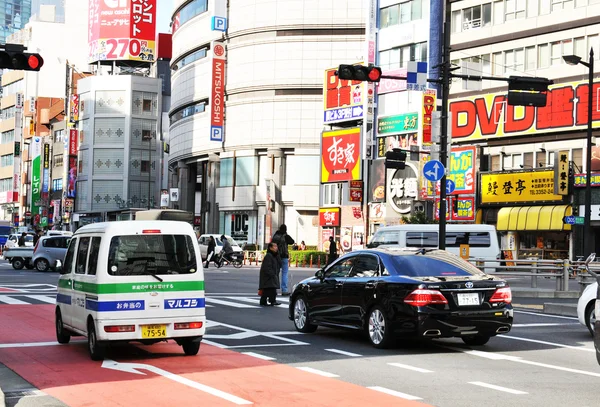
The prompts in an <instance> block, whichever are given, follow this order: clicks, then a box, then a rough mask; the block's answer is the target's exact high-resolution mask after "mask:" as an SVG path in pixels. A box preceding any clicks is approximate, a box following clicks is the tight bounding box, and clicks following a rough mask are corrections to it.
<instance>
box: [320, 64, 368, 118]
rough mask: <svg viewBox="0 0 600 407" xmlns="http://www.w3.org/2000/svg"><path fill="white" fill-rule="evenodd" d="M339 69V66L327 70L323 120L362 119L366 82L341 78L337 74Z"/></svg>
mask: <svg viewBox="0 0 600 407" xmlns="http://www.w3.org/2000/svg"><path fill="white" fill-rule="evenodd" d="M337 70H338V68H331V69H327V70H325V85H324V88H323V102H324V114H323V122H324V123H339V122H345V121H349V120H357V119H362V118H363V115H364V100H363V96H364V95H365V85H364V83H363V82H359V81H349V80H343V79H339V78H338V76H337V75H336V74H335V73H336V71H337Z"/></svg>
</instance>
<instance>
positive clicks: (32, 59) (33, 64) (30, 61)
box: [27, 54, 44, 71]
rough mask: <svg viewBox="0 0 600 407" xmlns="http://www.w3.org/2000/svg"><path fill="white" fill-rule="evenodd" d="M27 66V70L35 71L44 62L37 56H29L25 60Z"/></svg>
mask: <svg viewBox="0 0 600 407" xmlns="http://www.w3.org/2000/svg"><path fill="white" fill-rule="evenodd" d="M27 65H28V66H29V69H31V70H33V71H37V70H39V69H40V68H41V67H42V65H44V60H43V59H42V57H41V56H40V55H38V54H31V55H29V58H27Z"/></svg>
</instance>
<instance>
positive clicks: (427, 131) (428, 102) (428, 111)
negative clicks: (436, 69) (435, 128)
mask: <svg viewBox="0 0 600 407" xmlns="http://www.w3.org/2000/svg"><path fill="white" fill-rule="evenodd" d="M436 95H437V94H436V92H435V90H434V91H433V93H423V112H422V114H423V144H431V142H432V140H431V126H432V116H433V115H432V113H433V112H434V111H435V106H436V102H435V98H436Z"/></svg>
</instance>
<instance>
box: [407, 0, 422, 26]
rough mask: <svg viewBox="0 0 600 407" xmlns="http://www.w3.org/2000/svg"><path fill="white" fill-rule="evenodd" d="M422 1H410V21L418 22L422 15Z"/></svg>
mask: <svg viewBox="0 0 600 407" xmlns="http://www.w3.org/2000/svg"><path fill="white" fill-rule="evenodd" d="M421 1H422V0H413V1H411V4H412V5H411V16H410V19H411V20H412V21H415V20H420V19H421V17H422V13H423V5H422V4H421Z"/></svg>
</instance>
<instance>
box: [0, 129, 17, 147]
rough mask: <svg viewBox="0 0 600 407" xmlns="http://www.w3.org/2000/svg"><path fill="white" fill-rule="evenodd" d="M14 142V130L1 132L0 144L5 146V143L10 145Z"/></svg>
mask: <svg viewBox="0 0 600 407" xmlns="http://www.w3.org/2000/svg"><path fill="white" fill-rule="evenodd" d="M14 141H15V131H14V130H9V131H3V132H2V140H1V141H0V143H2V144H7V143H12V142H14Z"/></svg>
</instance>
